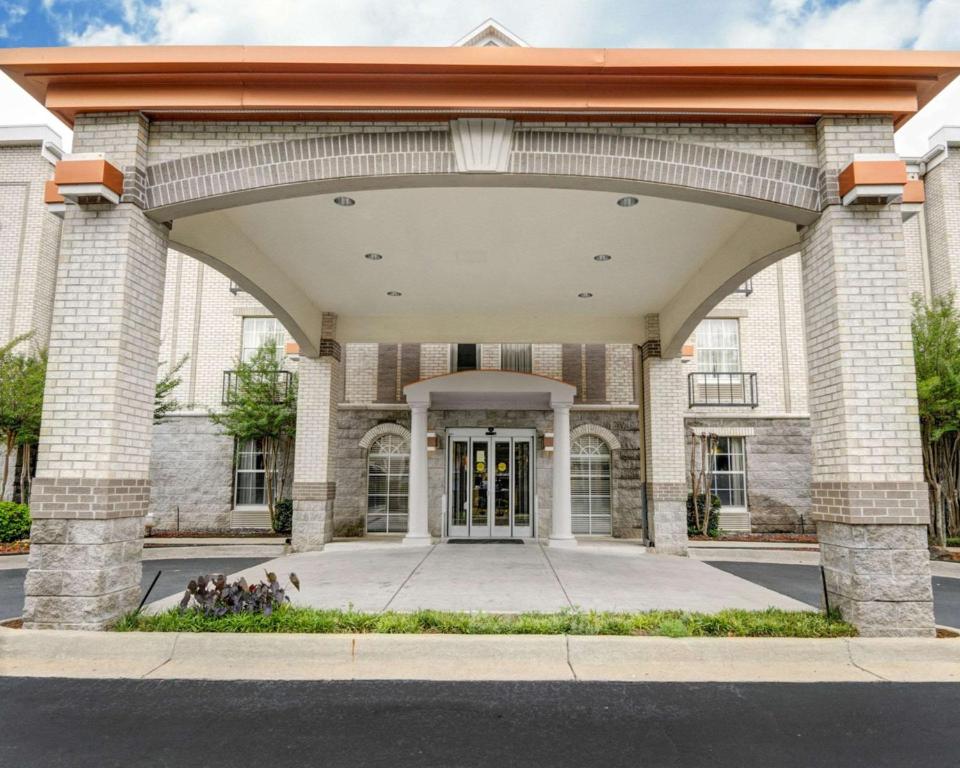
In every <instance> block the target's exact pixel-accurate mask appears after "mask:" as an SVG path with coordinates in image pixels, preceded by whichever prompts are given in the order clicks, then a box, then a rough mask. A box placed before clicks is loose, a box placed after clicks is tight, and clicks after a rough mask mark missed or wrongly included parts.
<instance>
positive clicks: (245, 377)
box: [210, 343, 297, 520]
mask: <svg viewBox="0 0 960 768" xmlns="http://www.w3.org/2000/svg"><path fill="white" fill-rule="evenodd" d="M282 362H283V361H282V359H281V357H280V354H279V353H278V351H277V348H276V347H275V346H274V345H273V344H270V343H267V344H264V345H263V346H262V347H260V348H259V349H258V350H257V351H256V352H255V353H254V355H253V357H252V358H251V359H250V360H249V361H246V362H245V361H243V360H240V361H238V362H237V365H236V369H235V370H234V372H233V375H234V377H235V386H233V387H231V388H230V391H229V392H228V393H227V396H226V398H225V399H226V402H225V403H224V407H223V410H222V411H220V412H214V411H212V412H211V413H210V418H211V419H212V420H213V422H214V423H215V424H218V425H219V426H220V427H222V428H223V431H224V433H225V434H227V435H230V436H231V437H233V438H234V439H235V440H236V443H237V448H238V449H239V447H240V446H242V445H243V444H244V443H247V442H249V441H251V440H254V441H256V442H257V443H258V444H259V445H260V447H261V450H262V451H263V462H264V476H265V492H266V501H267V507H268V508H269V510H270V518H271V520H272V519H273V517H274V515H275V507H274V502H275V501H276V500H277V499H279V498H282V497H283V496H284V487H285V484H286V481H287V475H288V474H289V473H288V469H289V462H290V456H291V454H292V453H293V441H294V437H295V435H296V429H297V377H296V375H293V374H290V375H284V373H285V372H284V371H283V365H282Z"/></svg>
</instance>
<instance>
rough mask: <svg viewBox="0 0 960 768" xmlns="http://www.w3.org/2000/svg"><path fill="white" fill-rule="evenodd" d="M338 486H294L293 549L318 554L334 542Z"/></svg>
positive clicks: (324, 484) (298, 484) (320, 484)
mask: <svg viewBox="0 0 960 768" xmlns="http://www.w3.org/2000/svg"><path fill="white" fill-rule="evenodd" d="M335 495H336V484H335V483H297V482H294V484H293V532H292V535H291V537H290V549H291V550H293V551H294V552H319V551H320V550H322V549H323V545H324V544H327V543H328V542H331V541H333V500H334V496H335Z"/></svg>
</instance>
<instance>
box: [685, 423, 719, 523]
mask: <svg viewBox="0 0 960 768" xmlns="http://www.w3.org/2000/svg"><path fill="white" fill-rule="evenodd" d="M690 435H691V437H692V438H693V439H692V441H691V443H690V468H689V472H690V491H691V503H692V504H693V523H694V527H695V528H696V529H697V530H698V531H699V532H700V534H701V535H703V536H708V535H709V534H710V517H711V515H713V514H715V507H714V503H713V500H714V498H715V497H714V495H713V460H712V457H713V456H714V455H715V454H716V452H717V444H718V443H719V442H720V438H719V436H717V435H715V434H712V433H707V432H697V431H696V430H691V431H690Z"/></svg>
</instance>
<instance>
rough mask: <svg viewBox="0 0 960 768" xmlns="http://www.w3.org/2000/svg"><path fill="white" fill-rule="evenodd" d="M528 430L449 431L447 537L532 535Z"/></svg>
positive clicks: (530, 436) (532, 439)
mask: <svg viewBox="0 0 960 768" xmlns="http://www.w3.org/2000/svg"><path fill="white" fill-rule="evenodd" d="M534 434H535V433H534V432H533V431H532V430H508V431H504V432H503V433H499V434H498V431H497V430H494V434H492V435H491V434H489V433H488V432H487V431H484V430H456V431H455V430H451V433H450V436H449V442H448V455H449V457H450V458H449V461H450V463H449V482H448V487H447V507H448V526H447V531H448V535H449V536H450V537H452V538H530V537H532V536H533V517H534V515H533V441H534Z"/></svg>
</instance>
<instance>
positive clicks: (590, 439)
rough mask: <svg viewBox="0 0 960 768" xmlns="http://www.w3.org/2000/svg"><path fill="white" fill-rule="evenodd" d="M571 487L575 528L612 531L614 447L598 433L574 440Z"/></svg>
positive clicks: (595, 531)
mask: <svg viewBox="0 0 960 768" xmlns="http://www.w3.org/2000/svg"><path fill="white" fill-rule="evenodd" d="M570 491H571V510H572V513H573V514H572V517H573V532H574V533H587V534H589V533H604V534H610V533H611V532H612V531H613V526H612V524H611V521H610V447H609V446H608V445H607V444H606V443H605V442H603V440H601V439H600V438H599V437H596V436H595V435H580V436H579V437H576V438H574V439H573V441H572V442H571V444H570Z"/></svg>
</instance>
